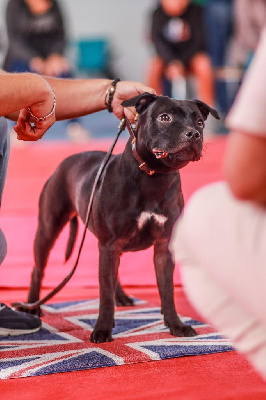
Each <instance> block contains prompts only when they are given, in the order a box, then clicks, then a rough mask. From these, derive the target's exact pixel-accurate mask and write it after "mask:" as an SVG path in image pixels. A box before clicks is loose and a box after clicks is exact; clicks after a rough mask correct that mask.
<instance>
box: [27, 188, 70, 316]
mask: <svg viewBox="0 0 266 400" xmlns="http://www.w3.org/2000/svg"><path fill="white" fill-rule="evenodd" d="M59 198H60V197H56V196H55V195H53V196H51V195H50V192H49V186H47V185H46V187H45V188H44V190H43V192H42V194H41V197H40V203H39V223H38V229H37V232H36V235H35V240H34V260H35V266H34V268H33V271H32V276H31V284H30V291H29V295H28V302H29V303H34V302H36V301H38V300H39V298H40V290H41V284H42V279H43V276H44V269H45V267H46V264H47V261H48V257H49V254H50V251H51V249H52V247H53V245H54V242H55V240H56V239H57V237H58V235H59V233H60V232H61V231H62V229H63V227H64V226H65V225H66V223H67V222H68V221H69V219H70V212H69V208H70V205H69V204H67V203H68V202H67V200H66V199H65V201H62V200H60V201H56V202H55V199H59ZM61 198H63V194H61ZM33 312H34V313H35V314H40V310H39V309H36V310H34V311H33Z"/></svg>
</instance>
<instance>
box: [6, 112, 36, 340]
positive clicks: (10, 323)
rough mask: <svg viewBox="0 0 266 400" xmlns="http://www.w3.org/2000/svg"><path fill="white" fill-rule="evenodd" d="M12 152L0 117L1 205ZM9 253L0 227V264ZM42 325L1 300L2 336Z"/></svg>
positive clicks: (34, 330) (27, 331)
mask: <svg viewBox="0 0 266 400" xmlns="http://www.w3.org/2000/svg"><path fill="white" fill-rule="evenodd" d="M9 152H10V137H9V133H8V129H7V124H6V121H5V119H4V118H0V205H1V200H2V193H3V189H4V185H5V180H6V174H7V167H8V160H9ZM6 253H7V243H6V238H5V235H4V234H3V232H2V230H1V229H0V265H1V264H2V262H3V261H4V259H5V257H6ZM40 327H41V320H40V319H39V318H37V317H35V316H34V315H28V314H25V313H22V312H18V311H14V310H13V309H11V308H10V307H7V306H6V305H5V304H3V303H1V302H0V336H7V335H25V334H27V333H33V332H37V331H38V330H39V329H40Z"/></svg>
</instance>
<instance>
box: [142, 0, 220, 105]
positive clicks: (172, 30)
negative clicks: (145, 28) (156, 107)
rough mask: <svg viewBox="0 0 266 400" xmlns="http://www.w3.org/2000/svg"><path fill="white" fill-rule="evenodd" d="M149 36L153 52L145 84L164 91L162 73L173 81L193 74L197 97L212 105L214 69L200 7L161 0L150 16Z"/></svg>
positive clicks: (179, 0) (182, 0) (180, 0)
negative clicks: (207, 47)
mask: <svg viewBox="0 0 266 400" xmlns="http://www.w3.org/2000/svg"><path fill="white" fill-rule="evenodd" d="M151 40H152V43H153V45H154V48H155V53H156V55H155V56H154V57H153V58H152V60H151V62H150V65H149V71H148V85H149V86H151V87H153V88H154V89H155V90H156V92H157V93H158V94H162V93H163V86H162V77H163V75H165V76H166V78H167V79H168V80H169V81H170V82H172V81H174V80H178V79H183V78H184V77H185V76H186V75H187V74H192V75H193V76H194V77H195V80H196V92H197V97H198V98H199V99H201V100H202V101H204V102H205V103H207V104H208V105H210V106H211V107H213V106H214V90H213V72H212V66H211V62H210V59H209V57H208V55H207V53H206V46H205V32H204V22H203V8H202V7H201V6H199V5H196V4H193V3H191V2H190V0H160V2H159V5H158V7H157V8H156V9H155V10H154V11H153V13H152V17H151Z"/></svg>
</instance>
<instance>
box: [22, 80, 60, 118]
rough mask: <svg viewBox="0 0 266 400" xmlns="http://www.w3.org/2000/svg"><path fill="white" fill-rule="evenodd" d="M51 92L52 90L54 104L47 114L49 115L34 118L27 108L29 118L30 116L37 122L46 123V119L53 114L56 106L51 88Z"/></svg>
mask: <svg viewBox="0 0 266 400" xmlns="http://www.w3.org/2000/svg"><path fill="white" fill-rule="evenodd" d="M51 90H52V92H53V95H54V104H53V108H52V110H51V111H50V112H49V114H47V115H45V116H44V117H36V115H34V114H33V113H32V111H31V108H30V107H28V111H29V114H30V116H31V117H32V118H33V119H35V121H38V122H42V121H46V120H47V118H49V117H50V116H51V115H53V113H54V111H55V106H56V98H55V92H54V91H53V89H52V88H51Z"/></svg>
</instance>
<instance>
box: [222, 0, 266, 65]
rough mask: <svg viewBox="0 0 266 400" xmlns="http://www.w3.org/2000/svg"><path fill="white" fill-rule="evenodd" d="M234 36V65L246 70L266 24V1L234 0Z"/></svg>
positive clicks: (231, 53)
mask: <svg viewBox="0 0 266 400" xmlns="http://www.w3.org/2000/svg"><path fill="white" fill-rule="evenodd" d="M233 4H234V34H233V38H232V42H231V47H230V61H231V63H232V65H234V66H236V67H239V68H242V69H243V70H246V69H247V68H248V66H249V64H250V62H251V59H252V57H253V55H254V52H255V50H256V47H257V45H258V42H259V39H260V35H261V32H262V29H263V27H264V26H265V23H266V0H234V1H233Z"/></svg>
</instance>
